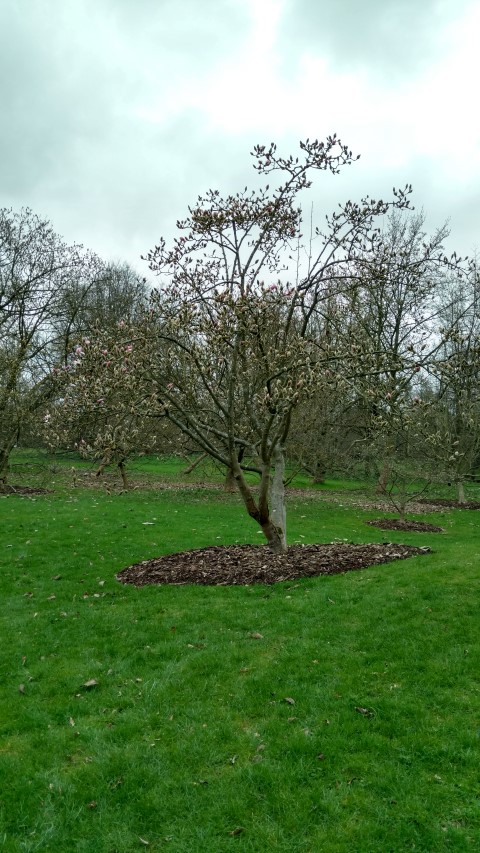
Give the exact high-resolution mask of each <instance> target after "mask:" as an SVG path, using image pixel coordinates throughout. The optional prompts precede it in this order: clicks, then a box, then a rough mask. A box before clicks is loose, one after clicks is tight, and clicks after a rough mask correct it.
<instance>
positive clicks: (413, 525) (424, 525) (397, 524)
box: [365, 518, 445, 533]
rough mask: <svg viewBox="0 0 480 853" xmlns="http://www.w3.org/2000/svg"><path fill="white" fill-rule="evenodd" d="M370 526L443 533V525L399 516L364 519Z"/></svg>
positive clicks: (384, 528)
mask: <svg viewBox="0 0 480 853" xmlns="http://www.w3.org/2000/svg"><path fill="white" fill-rule="evenodd" d="M365 524H369V525H370V526H371V527H379V528H380V530H413V531H415V530H416V531H417V532H418V533H444V532H445V528H444V527H438V525H437V524H428V522H426V521H406V520H405V521H402V520H401V519H400V518H375V519H374V520H373V521H366V522H365Z"/></svg>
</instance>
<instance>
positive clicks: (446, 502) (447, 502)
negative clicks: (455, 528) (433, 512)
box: [418, 498, 480, 509]
mask: <svg viewBox="0 0 480 853" xmlns="http://www.w3.org/2000/svg"><path fill="white" fill-rule="evenodd" d="M418 503H419V504H429V505H430V506H435V507H440V508H442V507H445V508H446V509H480V501H465V503H459V502H458V501H454V500H451V499H450V498H422V500H419V501H418Z"/></svg>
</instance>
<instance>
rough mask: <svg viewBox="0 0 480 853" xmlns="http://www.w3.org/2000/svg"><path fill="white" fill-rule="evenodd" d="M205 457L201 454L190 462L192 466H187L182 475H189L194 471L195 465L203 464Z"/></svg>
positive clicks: (204, 454)
mask: <svg viewBox="0 0 480 853" xmlns="http://www.w3.org/2000/svg"><path fill="white" fill-rule="evenodd" d="M206 455H207V454H206V453H202V454H200V456H197V458H196V459H195V460H194V461H193V462H192V464H191V465H189V466H188V468H185V471H182V474H191V473H192V471H194V470H195V468H196V467H197V465H200V462H203V460H204V459H205V457H206Z"/></svg>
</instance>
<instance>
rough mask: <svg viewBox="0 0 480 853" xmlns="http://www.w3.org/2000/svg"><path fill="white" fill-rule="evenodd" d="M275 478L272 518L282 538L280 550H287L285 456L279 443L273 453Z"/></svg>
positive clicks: (272, 492)
mask: <svg viewBox="0 0 480 853" xmlns="http://www.w3.org/2000/svg"><path fill="white" fill-rule="evenodd" d="M273 464H274V469H273V478H272V487H271V491H270V501H271V506H272V510H271V518H272V521H273V523H274V525H275V527H276V528H277V532H278V537H279V539H280V543H281V546H280V551H286V550H287V511H286V508H285V485H284V481H285V456H284V454H283V448H282V447H279V445H277V446H276V447H275V451H274V454H273Z"/></svg>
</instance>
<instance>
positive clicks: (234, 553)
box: [117, 542, 430, 586]
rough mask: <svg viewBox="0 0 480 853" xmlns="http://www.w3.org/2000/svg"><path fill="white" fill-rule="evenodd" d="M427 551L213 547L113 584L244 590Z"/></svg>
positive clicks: (127, 574) (146, 565)
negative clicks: (283, 550)
mask: <svg viewBox="0 0 480 853" xmlns="http://www.w3.org/2000/svg"><path fill="white" fill-rule="evenodd" d="M429 551H430V548H419V547H415V546H413V545H395V544H392V543H389V542H385V543H383V544H368V545H352V544H346V543H338V542H332V543H330V544H326V545H290V547H289V549H288V551H287V553H286V554H272V553H271V551H269V549H268V547H267V546H266V545H230V546H221V545H214V546H212V547H209V548H200V549H198V550H194V551H183V552H181V553H178V554H167V555H165V556H163V557H157V558H156V559H153V560H143V562H141V563H137V564H135V565H133V566H128V567H127V568H125V569H122V571H121V572H119V573H118V574H117V580H119V581H120V582H121V583H124V584H133V585H134V586H147V585H148V584H175V585H179V584H201V585H204V586H230V585H235V586H238V585H242V586H247V585H250V584H254V583H263V584H273V583H279V582H280V581H289V580H296V579H298V578H309V577H317V576H318V575H336V574H341V573H343V572H351V571H356V570H358V569H366V568H367V567H368V566H372V565H376V564H378V563H390V562H392V561H393V560H404V559H406V558H407V557H413V556H417V555H418V554H426V553H428V552H429Z"/></svg>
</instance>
